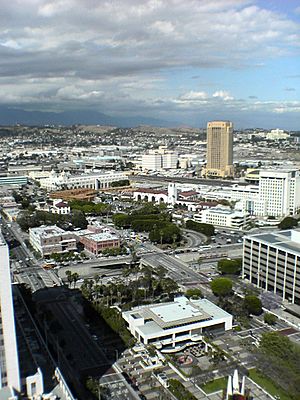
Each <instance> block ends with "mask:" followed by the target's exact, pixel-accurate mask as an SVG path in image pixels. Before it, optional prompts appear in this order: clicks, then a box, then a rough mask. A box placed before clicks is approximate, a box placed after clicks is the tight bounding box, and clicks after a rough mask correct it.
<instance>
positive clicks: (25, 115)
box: [0, 106, 180, 127]
mask: <svg viewBox="0 0 300 400" xmlns="http://www.w3.org/2000/svg"><path fill="white" fill-rule="evenodd" d="M16 124H20V125H77V124H82V125H112V126H118V127H133V126H137V125H153V126H165V127H170V126H176V125H180V123H178V124H177V123H174V122H170V121H165V120H160V119H156V118H148V117H143V116H135V117H113V116H110V115H106V114H103V113H100V112H98V111H94V110H73V111H62V112H59V113H56V112H51V111H26V110H22V109H19V108H10V107H4V106H2V107H1V106H0V125H16Z"/></svg>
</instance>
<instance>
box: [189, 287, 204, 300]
mask: <svg viewBox="0 0 300 400" xmlns="http://www.w3.org/2000/svg"><path fill="white" fill-rule="evenodd" d="M185 296H186V297H187V298H189V299H190V298H198V299H199V298H201V297H203V295H202V292H201V290H200V289H198V288H192V289H188V290H187V291H186V292H185Z"/></svg>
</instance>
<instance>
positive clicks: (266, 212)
mask: <svg viewBox="0 0 300 400" xmlns="http://www.w3.org/2000/svg"><path fill="white" fill-rule="evenodd" d="M299 209H300V173H299V171H298V170H282V171H277V170H261V171H260V174H259V193H258V200H257V202H256V203H255V214H256V215H257V216H273V217H279V218H280V217H284V216H287V215H293V214H296V213H297V211H298V210H299Z"/></svg>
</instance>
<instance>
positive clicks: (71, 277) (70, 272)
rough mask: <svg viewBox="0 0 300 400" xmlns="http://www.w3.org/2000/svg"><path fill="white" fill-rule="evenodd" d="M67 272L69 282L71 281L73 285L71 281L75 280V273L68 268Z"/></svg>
mask: <svg viewBox="0 0 300 400" xmlns="http://www.w3.org/2000/svg"><path fill="white" fill-rule="evenodd" d="M65 274H66V277H67V279H68V282H69V286H70V285H71V283H72V282H73V276H72V275H73V274H72V271H70V270H67V271H66V272H65Z"/></svg>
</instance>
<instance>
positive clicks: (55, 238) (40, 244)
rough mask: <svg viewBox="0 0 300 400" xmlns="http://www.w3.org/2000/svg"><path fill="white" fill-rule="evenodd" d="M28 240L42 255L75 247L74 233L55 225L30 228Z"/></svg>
mask: <svg viewBox="0 0 300 400" xmlns="http://www.w3.org/2000/svg"><path fill="white" fill-rule="evenodd" d="M29 241H30V244H31V246H32V247H33V248H34V249H35V250H36V251H38V252H39V253H40V254H41V255H42V256H43V257H44V256H48V255H50V254H52V253H67V252H68V251H74V250H76V249H77V246H76V239H75V235H74V233H72V232H67V231H64V230H63V229H61V228H59V227H58V226H56V225H52V226H40V227H38V228H30V229H29Z"/></svg>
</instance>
